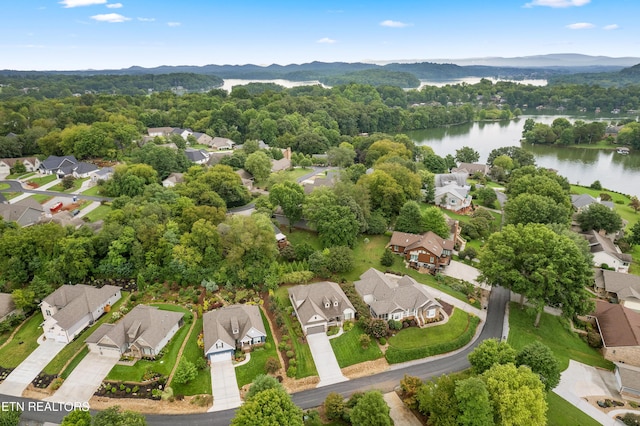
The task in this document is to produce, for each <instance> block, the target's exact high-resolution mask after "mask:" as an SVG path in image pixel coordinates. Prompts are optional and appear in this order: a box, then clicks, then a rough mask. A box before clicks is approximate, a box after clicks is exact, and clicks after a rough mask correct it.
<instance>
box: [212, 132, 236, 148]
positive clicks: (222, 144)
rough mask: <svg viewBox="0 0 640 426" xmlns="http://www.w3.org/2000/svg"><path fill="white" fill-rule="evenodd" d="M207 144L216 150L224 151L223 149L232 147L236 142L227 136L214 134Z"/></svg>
mask: <svg viewBox="0 0 640 426" xmlns="http://www.w3.org/2000/svg"><path fill="white" fill-rule="evenodd" d="M207 145H209V146H210V147H211V148H214V149H216V150H218V151H225V150H229V149H233V147H234V146H235V145H236V143H235V142H234V141H232V140H231V139H229V138H221V137H219V136H216V137H215V138H213V139H212V140H211V142H210V143H209V144H207Z"/></svg>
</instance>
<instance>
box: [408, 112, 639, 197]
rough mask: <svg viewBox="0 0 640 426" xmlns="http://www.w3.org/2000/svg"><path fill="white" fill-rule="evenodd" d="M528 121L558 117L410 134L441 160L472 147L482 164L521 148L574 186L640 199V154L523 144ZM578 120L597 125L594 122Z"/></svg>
mask: <svg viewBox="0 0 640 426" xmlns="http://www.w3.org/2000/svg"><path fill="white" fill-rule="evenodd" d="M527 118H534V119H535V120H536V121H538V122H543V123H547V124H551V122H553V120H555V119H556V118H558V116H523V117H521V118H519V119H516V120H512V121H503V122H483V123H470V124H463V125H459V126H452V127H447V128H439V129H429V130H416V131H411V132H406V133H407V135H408V136H409V137H410V138H411V139H413V140H414V141H415V142H416V143H417V144H419V145H421V144H424V145H429V146H431V147H432V148H433V150H434V151H435V152H436V154H438V155H440V156H445V155H447V154H452V155H455V153H456V150H457V149H460V148H462V147H463V146H470V147H472V148H473V149H475V150H476V151H478V152H479V153H480V162H485V161H486V160H487V157H488V156H489V153H490V152H491V151H492V150H493V149H495V148H500V147H503V146H513V145H515V146H521V147H522V148H524V149H526V150H527V151H530V152H532V153H533V155H534V156H535V158H536V164H537V165H538V166H541V167H548V168H552V169H556V170H558V173H560V174H561V175H563V176H566V177H567V179H569V182H571V183H577V184H580V185H590V184H591V183H592V182H593V181H595V180H599V181H600V182H601V183H602V186H603V187H605V188H609V189H612V190H614V191H618V192H622V193H625V194H630V195H636V196H639V197H640V152H633V153H631V154H630V155H620V154H617V153H616V152H615V151H613V150H611V151H605V150H595V149H583V148H562V147H555V146H544V145H534V146H532V145H528V144H521V143H520V139H521V138H522V128H523V126H524V122H525V120H526V119H527ZM567 118H568V119H570V120H574V119H576V117H567ZM577 119H581V120H585V121H587V122H588V121H593V118H585V117H579V118H577ZM601 119H602V118H601ZM617 119H619V117H615V118H613V119H612V118H606V119H602V120H604V121H607V122H610V121H611V120H617Z"/></svg>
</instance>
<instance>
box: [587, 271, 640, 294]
mask: <svg viewBox="0 0 640 426" xmlns="http://www.w3.org/2000/svg"><path fill="white" fill-rule="evenodd" d="M594 279H595V283H596V287H598V288H603V289H605V290H606V291H607V292H609V293H616V294H617V295H618V299H621V300H627V299H637V300H640V277H638V276H637V275H632V274H623V273H621V272H615V271H608V270H603V269H596V271H595V278H594Z"/></svg>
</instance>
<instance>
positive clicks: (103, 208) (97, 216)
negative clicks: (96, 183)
mask: <svg viewBox="0 0 640 426" xmlns="http://www.w3.org/2000/svg"><path fill="white" fill-rule="evenodd" d="M110 211H111V206H110V205H107V204H102V205H100V206H98V207H96V208H95V209H93V210H91V211H90V212H89V213H87V214H86V216H84V217H86V218H87V220H88V221H89V222H97V221H98V220H104V219H105V218H106V217H107V215H108V214H109V212H110Z"/></svg>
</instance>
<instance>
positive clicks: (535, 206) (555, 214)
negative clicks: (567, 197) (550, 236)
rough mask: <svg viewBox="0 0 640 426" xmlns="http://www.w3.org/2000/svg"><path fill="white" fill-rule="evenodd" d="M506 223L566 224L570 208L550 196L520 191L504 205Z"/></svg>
mask: <svg viewBox="0 0 640 426" xmlns="http://www.w3.org/2000/svg"><path fill="white" fill-rule="evenodd" d="M504 212H505V215H506V220H507V223H511V224H518V223H522V224H527V223H563V224H568V223H569V219H570V210H569V208H568V207H567V206H566V205H564V204H558V203H557V202H556V201H555V200H553V199H552V198H550V197H546V196H544V195H538V194H529V193H522V194H519V195H518V196H516V197H515V198H510V199H508V200H507V202H506V204H505V206H504Z"/></svg>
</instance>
